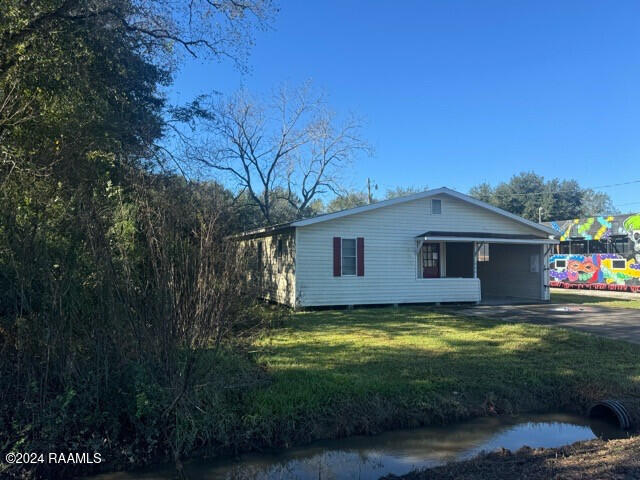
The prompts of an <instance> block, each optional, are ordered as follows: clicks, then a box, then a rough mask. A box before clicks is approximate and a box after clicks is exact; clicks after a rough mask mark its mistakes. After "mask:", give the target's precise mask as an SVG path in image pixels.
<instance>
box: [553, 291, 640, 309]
mask: <svg viewBox="0 0 640 480" xmlns="http://www.w3.org/2000/svg"><path fill="white" fill-rule="evenodd" d="M637 295H638V299H637V300H626V299H621V298H614V297H600V296H596V295H584V294H580V293H576V292H572V291H571V290H566V291H563V292H555V291H551V303H579V304H582V305H601V306H603V307H614V308H640V293H638V294H637Z"/></svg>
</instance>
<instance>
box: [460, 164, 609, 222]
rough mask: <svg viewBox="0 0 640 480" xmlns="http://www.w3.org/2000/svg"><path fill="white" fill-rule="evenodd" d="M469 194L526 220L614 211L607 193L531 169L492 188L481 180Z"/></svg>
mask: <svg viewBox="0 0 640 480" xmlns="http://www.w3.org/2000/svg"><path fill="white" fill-rule="evenodd" d="M469 194H470V195H471V196H473V197H475V198H477V199H479V200H482V201H483V202H487V203H490V204H492V205H495V206H497V207H500V208H502V209H504V210H507V211H508V212H511V213H515V214H517V215H520V216H522V217H524V218H527V219H529V220H534V221H537V220H538V219H539V218H541V219H542V220H553V219H566V218H577V217H580V216H586V215H597V214H605V213H608V212H613V204H612V202H611V199H610V198H609V196H608V195H607V194H606V193H603V192H595V191H593V190H591V189H584V188H582V187H580V185H579V184H578V182H576V181H575V180H559V179H557V178H554V179H551V180H548V181H546V180H545V179H544V177H542V176H541V175H537V174H536V173H534V172H522V173H520V174H518V175H514V176H513V177H511V179H510V180H509V181H508V182H502V183H499V184H498V185H496V186H495V187H492V186H491V185H489V184H488V183H481V184H479V185H476V186H475V187H473V188H471V189H470V190H469Z"/></svg>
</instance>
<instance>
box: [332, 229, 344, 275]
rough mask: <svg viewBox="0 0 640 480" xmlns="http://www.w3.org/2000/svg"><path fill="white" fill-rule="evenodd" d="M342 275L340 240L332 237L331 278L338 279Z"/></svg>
mask: <svg viewBox="0 0 640 480" xmlns="http://www.w3.org/2000/svg"><path fill="white" fill-rule="evenodd" d="M341 273H342V238H340V237H333V276H334V277H339V276H340V274H341Z"/></svg>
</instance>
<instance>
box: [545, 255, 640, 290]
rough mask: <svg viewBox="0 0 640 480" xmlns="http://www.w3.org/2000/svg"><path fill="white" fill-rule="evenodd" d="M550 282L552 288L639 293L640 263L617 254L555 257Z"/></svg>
mask: <svg viewBox="0 0 640 480" xmlns="http://www.w3.org/2000/svg"><path fill="white" fill-rule="evenodd" d="M549 280H550V286H552V287H565V288H590V289H596V290H623V291H634V292H635V291H638V292H640V262H636V260H635V258H632V259H626V258H623V257H622V256H621V255H618V254H615V253H594V254H592V255H562V254H560V255H552V256H551V257H550V258H549Z"/></svg>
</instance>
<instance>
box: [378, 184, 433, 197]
mask: <svg viewBox="0 0 640 480" xmlns="http://www.w3.org/2000/svg"><path fill="white" fill-rule="evenodd" d="M425 190H428V187H427V186H426V185H425V186H424V187H422V188H419V187H414V186H410V187H401V186H397V187H395V188H389V189H387V192H386V193H385V195H384V198H385V199H386V200H389V199H391V198H398V197H406V196H407V195H413V194H414V193H420V192H424V191H425Z"/></svg>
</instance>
